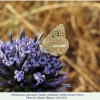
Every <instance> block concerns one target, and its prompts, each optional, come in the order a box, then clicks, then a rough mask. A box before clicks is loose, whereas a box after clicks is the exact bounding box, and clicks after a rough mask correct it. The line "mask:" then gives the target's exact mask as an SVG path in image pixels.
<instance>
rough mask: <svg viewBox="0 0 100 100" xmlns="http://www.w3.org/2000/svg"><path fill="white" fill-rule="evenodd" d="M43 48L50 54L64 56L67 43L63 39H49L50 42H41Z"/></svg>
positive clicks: (67, 46)
mask: <svg viewBox="0 0 100 100" xmlns="http://www.w3.org/2000/svg"><path fill="white" fill-rule="evenodd" d="M43 46H44V47H45V48H46V49H47V51H48V52H49V53H50V54H53V55H62V54H65V53H66V51H67V50H68V48H69V42H68V40H67V39H65V38H64V37H61V38H55V39H51V40H50V41H46V42H43Z"/></svg>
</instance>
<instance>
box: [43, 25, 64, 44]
mask: <svg viewBox="0 0 100 100" xmlns="http://www.w3.org/2000/svg"><path fill="white" fill-rule="evenodd" d="M61 37H64V38H65V29H64V26H63V24H59V25H58V26H56V27H55V28H54V29H53V30H52V31H51V32H50V33H49V35H48V36H47V37H46V38H45V39H44V41H43V42H45V41H46V42H47V41H50V40H51V39H53V38H61Z"/></svg>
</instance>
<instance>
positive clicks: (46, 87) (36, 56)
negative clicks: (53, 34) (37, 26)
mask: <svg viewBox="0 0 100 100" xmlns="http://www.w3.org/2000/svg"><path fill="white" fill-rule="evenodd" d="M42 35H43V33H42V34H41V35H40V38H39V39H37V36H35V38H34V39H29V38H28V37H27V36H25V31H24V29H22V30H21V34H20V39H18V40H14V39H13V37H12V33H10V41H8V42H4V41H0V91H1V92H3V91H10V92H11V91H18V92H25V91H26V92H40V91H45V92H46V91H49V92H51V91H61V89H60V88H61V87H63V86H68V85H66V84H64V83H63V82H65V81H66V78H64V76H65V74H63V73H61V69H62V68H63V67H64V65H63V64H62V63H61V61H60V60H59V59H58V58H59V57H57V56H53V55H51V54H48V53H44V52H42V51H41V50H40V47H39V45H40V43H41V38H42Z"/></svg>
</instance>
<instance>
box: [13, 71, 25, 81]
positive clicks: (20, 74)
mask: <svg viewBox="0 0 100 100" xmlns="http://www.w3.org/2000/svg"><path fill="white" fill-rule="evenodd" d="M14 78H15V79H17V81H18V82H20V81H21V80H23V79H24V72H23V71H18V70H16V71H15V76H14Z"/></svg>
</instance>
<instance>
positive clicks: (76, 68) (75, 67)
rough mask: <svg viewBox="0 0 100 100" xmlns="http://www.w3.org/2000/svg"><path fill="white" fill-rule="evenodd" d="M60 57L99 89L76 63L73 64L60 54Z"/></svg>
mask: <svg viewBox="0 0 100 100" xmlns="http://www.w3.org/2000/svg"><path fill="white" fill-rule="evenodd" d="M60 59H64V60H65V61H66V62H67V63H68V64H69V65H71V66H72V67H73V68H74V69H75V70H76V71H77V72H78V73H79V74H80V75H81V76H82V77H84V79H85V80H86V81H87V82H88V83H89V84H90V85H92V86H93V87H94V88H95V89H96V90H97V91H100V87H99V86H98V85H97V84H95V83H94V81H93V80H92V79H91V78H90V77H89V76H88V75H87V74H86V73H85V72H84V71H83V70H82V69H81V68H80V67H78V66H77V65H76V64H74V63H73V62H72V61H71V60H70V59H69V58H68V57H66V56H62V57H61V58H60Z"/></svg>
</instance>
